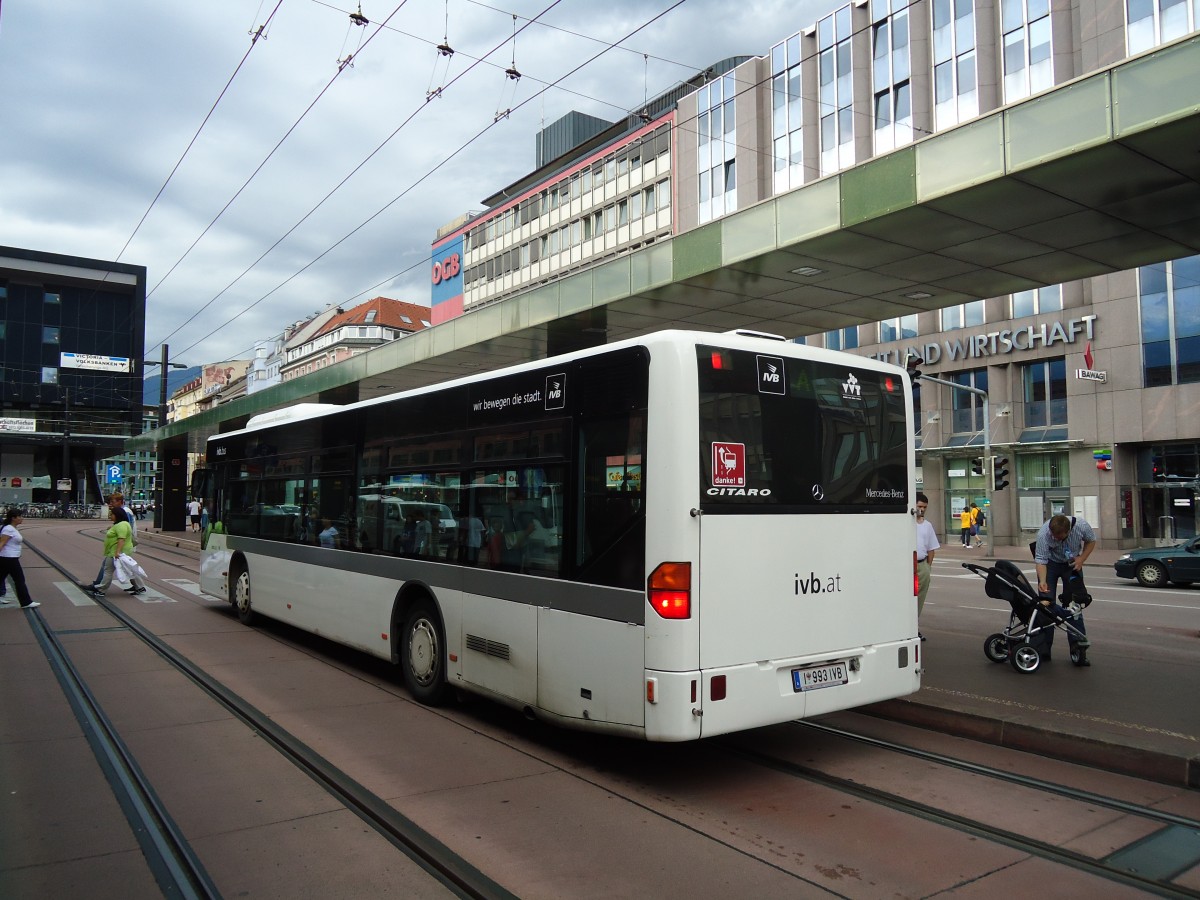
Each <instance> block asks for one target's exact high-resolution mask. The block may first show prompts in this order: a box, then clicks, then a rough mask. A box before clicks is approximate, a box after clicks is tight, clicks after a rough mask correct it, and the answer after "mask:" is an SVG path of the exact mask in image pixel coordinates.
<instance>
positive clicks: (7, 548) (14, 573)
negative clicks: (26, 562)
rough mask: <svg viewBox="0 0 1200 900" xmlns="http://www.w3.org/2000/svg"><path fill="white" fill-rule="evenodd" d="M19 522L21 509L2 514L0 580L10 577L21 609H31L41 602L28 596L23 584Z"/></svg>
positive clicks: (22, 539)
mask: <svg viewBox="0 0 1200 900" xmlns="http://www.w3.org/2000/svg"><path fill="white" fill-rule="evenodd" d="M21 522H22V516H21V510H19V509H17V508H16V507H13V508H12V509H10V510H9V511H8V512H6V513H5V514H4V526H3V528H0V580H3V579H8V578H11V579H12V583H13V588H14V589H15V590H16V592H17V600H19V601H20V603H21V609H32V608H33V607H35V606H41V605H42V604H40V603H38V601H36V600H34V599H33V598H32V597H31V596H29V587H28V585H26V584H25V571H24V570H23V569H22V568H21V548H22V545H23V544H24V543H25V539H24V538H23V537H21V532H20V531H19V530H18V529H17V526H18V525H20V524H21ZM7 602H8V598H7V597H3V598H0V603H7Z"/></svg>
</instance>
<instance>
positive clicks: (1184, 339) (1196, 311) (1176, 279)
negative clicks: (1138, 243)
mask: <svg viewBox="0 0 1200 900" xmlns="http://www.w3.org/2000/svg"><path fill="white" fill-rule="evenodd" d="M1138 302H1139V307H1140V311H1141V320H1142V321H1141V327H1142V365H1143V369H1142V378H1143V383H1144V385H1145V386H1146V387H1160V386H1162V385H1170V384H1193V383H1195V382H1200V256H1189V257H1187V258H1185V259H1176V260H1172V261H1170V262H1165V263H1158V264H1156V265H1153V266H1142V268H1140V269H1138Z"/></svg>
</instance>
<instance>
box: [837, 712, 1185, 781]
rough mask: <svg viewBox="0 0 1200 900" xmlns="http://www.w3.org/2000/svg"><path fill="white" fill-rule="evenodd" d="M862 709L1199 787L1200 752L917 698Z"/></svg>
mask: <svg viewBox="0 0 1200 900" xmlns="http://www.w3.org/2000/svg"><path fill="white" fill-rule="evenodd" d="M858 712H863V713H866V714H867V715H872V716H876V717H878V718H880V719H890V720H892V721H895V722H902V723H904V724H906V725H915V726H916V727H918V728H927V729H930V730H933V731H938V732H941V733H944V734H951V735H955V736H957V737H965V738H969V739H971V740H977V741H983V742H985V743H989V744H995V745H997V746H1001V747H1007V748H1009V749H1011V750H1021V751H1023V752H1026V753H1037V754H1040V755H1043V756H1050V757H1053V758H1055V759H1061V760H1065V761H1067V762H1072V763H1079V764H1081V765H1085V766H1091V767H1092V768H1095V769H1103V770H1105V771H1108V772H1117V773H1120V774H1122V775H1132V776H1134V777H1136V778H1145V779H1147V780H1149V781H1157V782H1161V783H1163V784H1174V785H1182V786H1184V787H1188V788H1200V755H1196V756H1192V757H1183V756H1172V755H1170V754H1168V753H1161V752H1159V751H1156V750H1146V749H1143V748H1139V747H1130V746H1128V745H1126V744H1114V743H1111V742H1109V741H1101V740H1096V739H1095V738H1087V737H1082V736H1080V735H1074V734H1063V733H1061V732H1057V731H1050V730H1048V729H1045V728H1039V727H1037V726H1034V725H1024V724H1020V723H1017V722H1007V721H1005V720H1004V719H996V718H988V717H986V716H981V715H977V714H975V713H968V712H961V711H958V710H953V709H947V708H945V707H942V706H933V705H931V704H928V703H921V702H919V701H915V700H905V699H901V700H885V701H883V702H881V703H873V704H871V705H870V706H864V707H860V708H859V709H858Z"/></svg>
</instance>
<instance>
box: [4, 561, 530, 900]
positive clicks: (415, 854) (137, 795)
mask: <svg viewBox="0 0 1200 900" xmlns="http://www.w3.org/2000/svg"><path fill="white" fill-rule="evenodd" d="M25 547H26V548H27V549H29V550H31V551H32V552H34V553H36V554H37V555H38V556H39V557H40V558H41V559H43V560H44V561H45V562H46V563H47V564H48V565H49V566H50V567H52V568H53V569H55V570H56V571H58V572H60V573H61V574H62V575H64V576H65V577H67V578H69V579H70V580H71V581H72V582H74V583H76V584H80V582H79V579H77V578H76V577H75V576H74V575H73V574H72V573H71V572H70V571H68V570H67V569H66V568H65V567H64V566H62V565H61V564H60V563H59V562H58V561H57V560H55V559H53V558H52V557H50V556H49V555H48V554H46V553H43V552H42V551H41V550H40V549H38V548H37V547H36V546H35V545H33V544H31V543H30V542H29V541H28V540H27V541H26V542H25ZM95 603H96V604H97V605H98V606H100V607H101V608H102V609H104V610H105V612H107V613H108V614H109V615H110V616H112V617H113V618H114V619H115V620H116V621H117V622H119V623H120V624H121V626H122V627H123V628H124V629H127V630H128V631H129V633H130V634H132V635H134V636H135V637H137V638H138V639H139V640H140V641H142V642H143V643H144V644H145V645H146V646H147V647H149V648H150V649H151V650H152V651H154V653H156V654H157V655H158V656H159V657H160V658H162V659H163V660H164V661H165V662H167V663H168V664H169V665H170V666H171V667H172V668H173V669H174V670H176V671H178V672H179V673H181V674H182V675H184V676H185V677H186V678H187V679H188V680H189V681H190V682H191V683H192V684H194V685H196V686H197V687H198V688H200V689H201V690H202V691H204V693H205V694H207V695H208V696H209V697H211V698H212V699H213V700H214V701H216V702H217V703H218V704H219V705H220V706H221V707H223V708H224V709H225V710H227V711H228V712H229V713H230V714H231V715H233V716H234V717H235V718H237V719H238V720H239V721H241V722H242V723H243V724H245V725H246V726H247V727H248V728H250V729H251V730H252V731H253V733H254V734H255V735H257V736H258V737H260V738H261V739H263V740H264V741H266V742H267V743H268V744H269V745H270V746H271V747H272V748H273V749H274V750H275V751H277V752H278V753H279V754H280V756H282V757H283V758H285V759H287V760H288V761H289V762H291V763H292V764H293V765H294V766H296V767H297V768H298V769H299V770H300V771H302V772H303V773H304V774H306V775H307V776H308V777H309V778H311V779H312V780H313V781H314V782H316V783H317V784H319V785H320V786H321V787H322V788H323V789H324V790H325V791H326V792H328V793H329V794H330V795H331V796H332V797H334V798H335V799H336V800H337V801H338V802H339V803H341V804H342V805H343V806H344V807H345V808H346V809H347V810H349V811H350V812H352V813H353V814H355V815H356V816H357V817H358V818H359V819H361V820H362V821H363V822H365V823H366V824H367V825H369V826H370V827H371V828H372V829H373V830H374V831H375V832H376V833H377V834H379V835H380V836H381V837H382V838H383V839H384V840H386V841H388V842H389V843H390V844H391V845H392V846H394V847H395V848H396V849H397V850H399V851H400V852H401V853H403V854H404V855H405V856H407V857H408V858H409V859H411V860H412V861H413V862H414V863H415V864H416V865H418V866H419V867H420V868H422V869H423V870H424V871H426V872H427V873H428V874H429V875H430V876H431V877H432V878H434V879H435V880H436V881H437V882H439V883H440V884H442V885H443V886H444V887H446V888H447V889H449V890H450V891H451V892H452V893H454V894H455V895H457V896H460V897H466V898H478V900H515V897H516V895H515V894H513V893H511V892H510V891H508V890H507V889H506V888H504V887H503V886H502V885H500V884H498V883H497V882H495V881H494V880H492V879H491V878H489V877H488V876H487V875H486V874H485V873H483V872H481V871H480V870H479V869H478V868H476V867H475V866H473V865H471V864H470V863H469V862H468V861H467V860H466V859H464V858H463V857H462V856H460V855H459V854H457V853H455V852H454V851H453V850H452V849H450V848H449V847H448V846H447V845H446V844H444V843H443V842H441V841H439V840H438V839H437V838H435V837H434V836H433V835H431V834H430V833H429V832H428V831H426V830H425V829H423V828H421V827H420V826H419V825H417V824H416V823H415V822H413V821H412V820H411V819H409V818H408V817H407V816H404V815H403V814H402V813H400V812H399V811H398V810H396V809H395V808H394V807H392V806H390V805H389V804H387V803H386V802H385V801H384V800H382V799H381V798H379V797H378V796H376V795H375V794H373V793H372V792H371V791H369V790H368V789H367V788H365V787H364V786H363V785H361V784H359V783H358V782H357V781H355V780H354V779H353V778H351V777H350V776H349V775H347V774H346V773H345V772H343V771H342V770H341V769H339V768H338V767H337V766H335V765H333V764H332V763H331V762H329V761H328V760H327V759H325V758H324V757H323V756H321V755H320V754H318V753H317V752H315V751H314V750H313V749H312V748H311V747H309V746H307V745H306V744H305V743H304V742H303V741H301V740H299V739H298V738H296V737H295V736H294V735H292V734H291V733H290V732H288V731H287V729H285V728H283V727H282V726H280V725H279V724H278V723H276V722H274V721H273V720H272V719H271V718H270V717H269V716H267V715H266V714H265V713H263V712H262V711H261V710H259V709H257V708H255V707H254V706H253V705H252V704H251V703H249V702H248V701H246V700H245V699H244V698H242V697H241V696H239V695H238V694H236V693H235V692H233V691H231V690H229V689H228V688H227V687H226V686H225V685H224V684H222V683H221V682H220V681H218V680H217V679H215V678H213V677H212V676H211V675H209V674H208V673H206V672H205V671H204V670H203V669H201V668H200V667H199V666H197V665H195V664H194V663H192V662H191V660H189V659H188V658H187V657H185V656H184V655H182V654H181V653H179V652H178V651H176V650H175V649H174V648H173V647H171V646H170V645H169V644H168V643H166V642H165V641H163V640H162V639H161V638H159V637H158V636H157V635H155V634H154V633H153V632H151V631H150V630H149V629H147V628H145V627H144V626H143V625H142V624H141V623H139V622H138V621H137V620H136V619H135V618H133V617H132V616H130V615H129V614H127V613H126V612H125V611H124V610H122V609H121V608H120V607H118V606H116V605H115V604H114V603H113V602H112V601H110V600H108V599H106V598H103V597H97V598H95ZM31 622H32V623H33V624H34V630H35V633H36V634H37V639H38V642H39V645H40V646H41V647H42V649H43V652H45V653H46V655H47V658H48V659H50V661H51V665H52V667H53V668H54V669H55V674H56V675H57V676H58V677H59V682H60V684H62V685H63V689H64V692H65V693H67V696H68V700H69V702H70V703H71V705H72V707H73V708H76V707H78V713H77V715H82V716H83V718H81V719H80V724H81V727H83V729H84V731H85V732H86V733H88V735H89V740H91V738H92V735H93V734H94V735H95V736H96V742H95V743H93V745H92V746H93V749H94V751H95V752H96V755H97V759H98V760H99V761H100V764H101V768H102V769H103V770H104V771H105V774H106V776H107V777H108V778H109V783H110V785H112V787H113V790H114V792H115V793H116V794H117V797H118V801H119V802H120V803H121V806H122V808H123V809H126V811H127V817H129V816H130V815H131V811H132V814H133V815H134V818H130V824H131V826H132V827H133V829H134V831H135V833H136V834H137V835H138V838H139V842H140V843H141V844H142V847H143V851H144V853H145V854H146V858H147V860H148V862H149V863H150V865H151V868H152V869H153V870H154V874H155V876H156V878H158V879H159V883H160V885H162V886H163V888H164V895H166V896H182V897H188V898H204V897H219V896H220V894H219V892H217V889H216V886H215V885H213V884H212V881H211V879H209V878H208V876H207V874H206V873H205V872H204V869H203V866H202V864H201V863H200V860H199V859H198V858H197V857H196V856H195V855H194V854H193V853H192V852H191V850H190V848H189V847H188V844H187V841H186V839H185V838H184V837H183V835H182V834H181V833H180V832H179V830H178V828H177V827H175V825H174V823H173V822H172V821H171V819H170V816H169V815H168V813H167V811H166V810H165V808H163V806H162V804H161V803H160V802H158V800H157V797H156V796H155V794H154V791H153V787H152V786H151V785H150V784H149V783H148V781H147V780H146V779H145V778H144V776H142V774H141V771H140V769H139V768H138V766H137V763H136V760H135V759H133V757H132V755H131V754H130V753H129V751H128V749H127V748H126V747H125V745H124V744H123V742H122V741H121V739H120V735H119V734H117V732H116V730H115V729H114V728H113V727H112V726H111V723H109V722H108V719H107V717H106V716H105V715H104V711H103V709H102V708H101V707H100V705H99V704H98V703H97V702H96V700H95V698H94V697H93V696H92V694H91V691H90V690H89V689H88V687H87V684H86V681H85V680H84V679H83V678H82V676H81V675H80V674H79V672H78V670H77V669H76V668H75V666H74V664H73V663H72V662H71V659H70V656H69V654H68V653H67V651H66V649H65V648H64V647H63V645H62V643H61V642H60V641H59V640H58V638H57V636H56V635H55V633H54V631H53V629H51V628H50V627H49V625H48V624H47V623H46V621H45V619H44V618H43V617H42V616H41V615H40V612H39V611H34V615H33V617H32V619H31Z"/></svg>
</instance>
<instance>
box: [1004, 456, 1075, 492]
mask: <svg viewBox="0 0 1200 900" xmlns="http://www.w3.org/2000/svg"><path fill="white" fill-rule="evenodd" d="M1070 484H1071V467H1070V464H1069V463H1068V459H1067V454H1066V453H1023V454H1021V455H1019V456H1018V457H1017V487H1018V488H1019V489H1021V490H1035V491H1036V490H1050V489H1052V488H1065V487H1069V486H1070Z"/></svg>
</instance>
